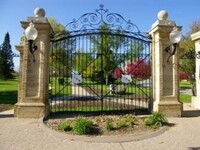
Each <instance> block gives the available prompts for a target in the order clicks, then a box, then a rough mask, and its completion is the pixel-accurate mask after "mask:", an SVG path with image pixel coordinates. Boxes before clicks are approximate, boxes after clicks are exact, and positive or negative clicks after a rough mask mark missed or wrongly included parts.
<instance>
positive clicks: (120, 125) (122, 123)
mask: <svg viewBox="0 0 200 150" xmlns="http://www.w3.org/2000/svg"><path fill="white" fill-rule="evenodd" d="M116 124H117V127H118V128H123V127H126V126H127V125H126V120H125V119H122V120H119V121H118V122H117V123H116Z"/></svg>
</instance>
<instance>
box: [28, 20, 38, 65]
mask: <svg viewBox="0 0 200 150" xmlns="http://www.w3.org/2000/svg"><path fill="white" fill-rule="evenodd" d="M25 36H26V38H27V40H28V49H29V51H30V52H31V54H32V55H33V62H35V56H34V52H35V51H36V50H37V46H36V45H35V43H34V41H35V39H36V38H37V36H38V31H37V30H36V28H35V26H34V24H33V22H31V23H30V24H29V26H28V27H27V28H26V29H25Z"/></svg>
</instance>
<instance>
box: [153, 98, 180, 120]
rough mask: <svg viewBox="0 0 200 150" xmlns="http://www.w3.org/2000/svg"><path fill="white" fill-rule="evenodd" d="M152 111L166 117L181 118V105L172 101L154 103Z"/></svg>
mask: <svg viewBox="0 0 200 150" xmlns="http://www.w3.org/2000/svg"><path fill="white" fill-rule="evenodd" d="M153 110H154V111H158V112H162V113H164V114H165V116H166V117H181V116H182V112H183V104H182V103H180V102H173V101H160V102H159V103H156V102H154V109H153Z"/></svg>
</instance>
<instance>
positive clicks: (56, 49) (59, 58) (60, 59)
mask: <svg viewBox="0 0 200 150" xmlns="http://www.w3.org/2000/svg"><path fill="white" fill-rule="evenodd" d="M48 20H49V23H50V25H51V27H52V29H53V31H54V35H55V37H54V38H55V39H57V40H58V42H55V43H53V46H52V55H51V58H50V63H51V72H52V73H53V75H54V76H56V75H59V76H68V77H69V76H70V75H71V72H72V61H73V60H71V59H70V58H71V56H72V50H73V49H74V48H73V41H72V40H66V41H65V42H62V43H61V42H59V39H62V38H64V37H66V36H68V35H69V33H68V31H67V30H66V29H65V27H64V26H63V25H62V24H60V23H58V22H57V21H56V19H54V18H49V19H48Z"/></svg>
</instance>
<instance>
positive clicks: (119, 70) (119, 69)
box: [113, 67, 122, 79]
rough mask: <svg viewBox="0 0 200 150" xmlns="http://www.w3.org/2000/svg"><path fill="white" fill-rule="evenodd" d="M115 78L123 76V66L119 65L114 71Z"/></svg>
mask: <svg viewBox="0 0 200 150" xmlns="http://www.w3.org/2000/svg"><path fill="white" fill-rule="evenodd" d="M113 75H114V78H115V79H118V78H121V77H122V70H121V68H119V67H117V68H116V69H115V70H114V72H113Z"/></svg>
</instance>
